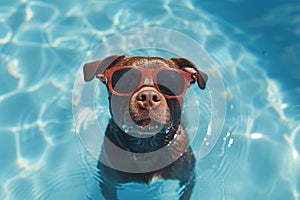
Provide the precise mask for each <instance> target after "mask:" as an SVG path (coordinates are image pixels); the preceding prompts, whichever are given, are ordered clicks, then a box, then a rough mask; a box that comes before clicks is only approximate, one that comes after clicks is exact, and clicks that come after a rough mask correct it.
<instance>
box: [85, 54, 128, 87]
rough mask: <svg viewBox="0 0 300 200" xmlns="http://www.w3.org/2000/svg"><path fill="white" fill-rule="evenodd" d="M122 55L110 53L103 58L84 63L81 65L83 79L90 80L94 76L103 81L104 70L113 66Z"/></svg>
mask: <svg viewBox="0 0 300 200" xmlns="http://www.w3.org/2000/svg"><path fill="white" fill-rule="evenodd" d="M124 57H125V56H121V55H112V56H109V57H106V58H104V59H103V60H98V61H94V62H90V63H86V64H85V65H84V67H83V75H84V81H86V82H87V81H91V80H93V78H94V77H95V76H96V78H98V79H99V80H100V81H102V82H103V83H105V82H106V80H105V77H104V72H105V70H106V69H108V68H111V67H113V66H114V65H115V64H117V63H118V62H119V61H120V60H121V59H123V58H124Z"/></svg>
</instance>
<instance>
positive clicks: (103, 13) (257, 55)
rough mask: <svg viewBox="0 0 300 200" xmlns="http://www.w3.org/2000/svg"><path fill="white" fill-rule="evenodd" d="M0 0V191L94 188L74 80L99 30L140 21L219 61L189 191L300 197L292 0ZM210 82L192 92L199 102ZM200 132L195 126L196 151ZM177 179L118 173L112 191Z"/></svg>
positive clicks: (105, 37) (48, 195)
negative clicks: (128, 177)
mask: <svg viewBox="0 0 300 200" xmlns="http://www.w3.org/2000/svg"><path fill="white" fill-rule="evenodd" d="M0 2H1V3H0V16H1V17H0V45H1V46H0V51H1V54H0V63H1V68H0V71H1V79H0V83H1V84H0V111H1V112H0V183H1V184H0V199H102V194H101V193H100V191H99V188H98V178H97V168H96V163H97V160H96V159H95V158H94V156H93V153H91V152H90V151H89V150H88V149H87V148H86V146H85V145H84V144H83V142H82V141H81V138H80V136H79V135H78V134H76V130H75V127H76V126H75V124H74V119H73V110H72V106H73V104H74V101H73V89H74V81H75V79H76V76H77V72H78V71H79V70H81V68H82V63H83V62H84V61H85V60H86V59H87V58H88V57H90V56H91V55H93V52H94V51H95V49H97V47H99V45H100V46H101V45H103V43H101V42H102V41H109V38H114V37H115V35H116V34H122V33H124V31H131V30H133V29H135V28H147V27H160V28H165V29H166V31H167V30H174V31H178V33H180V34H183V35H184V36H186V37H189V38H191V39H192V40H193V41H195V42H197V44H198V45H199V46H200V47H202V48H203V49H204V50H205V51H206V52H207V55H209V59H211V63H212V67H213V69H214V70H215V71H210V70H209V68H207V70H208V71H207V73H208V75H209V76H210V77H213V76H214V75H215V72H217V73H218V74H220V76H221V82H222V84H223V85H224V91H223V93H222V94H221V95H222V96H223V97H224V99H226V104H225V106H226V116H225V119H224V120H225V121H224V125H223V126H222V130H221V132H220V136H219V137H218V139H217V140H216V145H215V146H213V147H212V148H211V149H210V151H209V153H208V154H207V155H205V156H198V158H199V159H198V161H197V165H196V171H197V182H196V186H195V189H194V192H193V195H192V199H195V200H198V199H214V200H215V199H251V200H252V199H272V200H273V199H284V200H288V199H299V198H300V158H299V152H300V125H299V124H300V123H299V121H300V115H299V113H300V105H299V98H300V61H299V55H300V37H299V35H300V25H299V24H300V3H299V2H298V1H297V0H289V1H280V0H276V1H272V3H269V2H268V1H264V2H261V1H247V0H228V1H221V0H220V1H218V0H216V1H211V2H204V1H203V2H202V1H197V0H189V1H183V0H182V1H176V3H175V1H169V0H168V1H162V0H152V1H148V0H146V1H132V0H130V1H126V2H123V1H119V0H117V1H106V0H103V1H95V0H90V1H84V2H83V1H81V2H79V1H76V0H70V1H50V0H45V1H29V0H22V1H17V0H11V1H0ZM161 37H162V36H161ZM157 38H158V39H159V36H157ZM142 39H144V40H146V39H145V38H142ZM104 45H105V47H106V48H109V47H110V45H109V44H106V43H105V44H104ZM174 45H175V44H174ZM189 47H190V46H187V50H186V51H187V52H188V51H190V49H189ZM125 50H126V49H125ZM142 53H144V52H141V51H139V50H136V51H131V52H128V55H134V54H142ZM147 53H149V54H150V53H151V51H147ZM155 53H156V54H159V56H169V53H173V52H166V51H161V52H160V51H155ZM156 56H157V55H156ZM201 59H203V58H199V60H201ZM199 62H200V61H199ZM203 67H208V66H203ZM212 80H213V79H212ZM208 84H213V82H210V83H208ZM99 90H101V88H100V85H99ZM210 91H213V90H206V91H205V92H204V93H203V95H202V96H201V98H203V99H199V104H200V105H201V106H202V109H203V111H204V113H206V112H209V111H210V110H209V109H210V107H209V104H208V103H210V102H207V98H210V99H214V96H213V95H212V93H209V92H210ZM100 92H101V91H100ZM191 95H192V94H191ZM199 98H200V97H199ZM100 100H101V99H100ZM101 105H102V104H97V105H96V107H97V106H98V107H97V108H99V107H101ZM206 105H208V106H206ZM102 109H103V110H101V109H100V110H99V112H100V111H103V112H107V110H106V107H105V106H104V107H102ZM187 109H188V108H187ZM218 114H219V113H218V110H217V111H216V115H218ZM106 117H108V116H106ZM201 119H202V118H201ZM201 119H200V122H201V125H203V127H200V128H203V129H205V128H207V126H205V125H207V123H208V121H209V120H208V121H207V120H206V118H204V120H201ZM98 121H99V123H103V126H104V125H105V123H106V121H105V120H101V119H99V120H98ZM212 126H213V124H212ZM203 140H204V135H203V133H198V134H197V135H196V136H195V139H194V140H193V143H192V147H193V149H194V151H195V152H196V153H199V152H200V153H201V150H200V147H201V145H202V143H203ZM201 155H202V154H201ZM200 158H201V159H200ZM181 190H182V188H179V186H178V184H177V182H176V181H173V180H167V181H162V180H159V181H156V182H155V183H153V184H151V185H144V184H136V183H130V184H125V185H123V186H120V188H119V191H118V194H119V196H120V197H122V199H141V198H143V199H176V196H177V195H178V193H179V192H180V191H181Z"/></svg>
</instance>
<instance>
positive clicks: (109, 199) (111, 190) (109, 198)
mask: <svg viewBox="0 0 300 200" xmlns="http://www.w3.org/2000/svg"><path fill="white" fill-rule="evenodd" d="M100 188H101V192H102V195H103V196H104V198H105V199H106V200H117V199H118V196H117V189H116V185H115V184H113V183H109V182H106V181H100Z"/></svg>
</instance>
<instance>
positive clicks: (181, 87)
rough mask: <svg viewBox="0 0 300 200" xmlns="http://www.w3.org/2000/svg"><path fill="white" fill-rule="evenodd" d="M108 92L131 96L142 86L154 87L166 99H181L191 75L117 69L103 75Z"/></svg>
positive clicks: (141, 69) (181, 72)
mask: <svg viewBox="0 0 300 200" xmlns="http://www.w3.org/2000/svg"><path fill="white" fill-rule="evenodd" d="M104 75H105V77H106V79H107V84H108V89H109V91H110V92H111V93H112V94H114V95H117V96H131V95H132V94H133V93H134V92H135V91H137V90H138V89H140V88H141V87H142V86H144V85H151V86H154V87H155V88H156V89H157V90H158V91H159V92H161V93H162V94H163V95H164V96H165V97H166V98H182V97H183V96H184V94H185V92H186V89H187V88H188V87H189V86H190V85H191V82H192V76H191V74H189V73H187V72H184V71H182V70H178V69H163V68H160V69H144V68H139V67H118V68H111V69H107V70H106V71H105V73H104Z"/></svg>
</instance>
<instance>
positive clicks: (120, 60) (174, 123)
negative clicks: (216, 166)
mask: <svg viewBox="0 0 300 200" xmlns="http://www.w3.org/2000/svg"><path fill="white" fill-rule="evenodd" d="M94 77H96V78H98V79H99V80H101V81H102V82H103V83H105V84H106V85H107V88H108V93H109V104H110V113H111V116H112V118H111V120H110V122H109V124H108V126H107V129H106V133H105V135H106V139H105V140H104V143H103V147H102V153H101V155H100V160H102V161H103V160H105V162H98V168H99V169H100V178H101V181H100V186H101V189H102V193H103V195H104V197H105V198H106V199H109V200H112V199H117V194H116V185H117V184H120V183H126V182H133V181H134V182H141V183H150V182H152V181H153V180H155V179H156V178H163V179H178V180H179V181H180V184H181V186H185V187H186V189H185V192H184V193H183V195H182V196H181V198H180V199H189V198H190V195H191V192H192V189H193V186H194V178H195V175H194V164H195V158H194V156H193V153H192V151H191V148H190V147H189V142H188V137H187V134H186V132H185V131H184V128H183V127H182V125H181V123H180V119H181V108H182V104H183V96H184V94H185V92H186V89H187V88H188V87H189V86H190V85H191V84H193V83H195V82H197V83H198V86H199V87H200V88H201V89H204V88H205V85H206V81H207V75H206V74H205V73H203V72H201V71H199V70H198V69H197V68H196V67H195V66H194V64H193V63H191V62H190V61H189V60H187V59H184V58H173V59H170V60H166V59H163V58H159V57H131V58H127V57H125V56H119V55H114V56H110V57H107V58H105V59H104V60H100V61H95V62H92V63H87V64H85V66H84V80H85V81H90V80H92V79H93V78H94ZM111 144H113V145H111ZM113 146H115V147H118V148H115V147H113ZM116 149H121V150H118V153H117V152H116ZM122 150H123V151H122ZM149 155H150V156H149ZM103 163H104V164H103Z"/></svg>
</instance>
